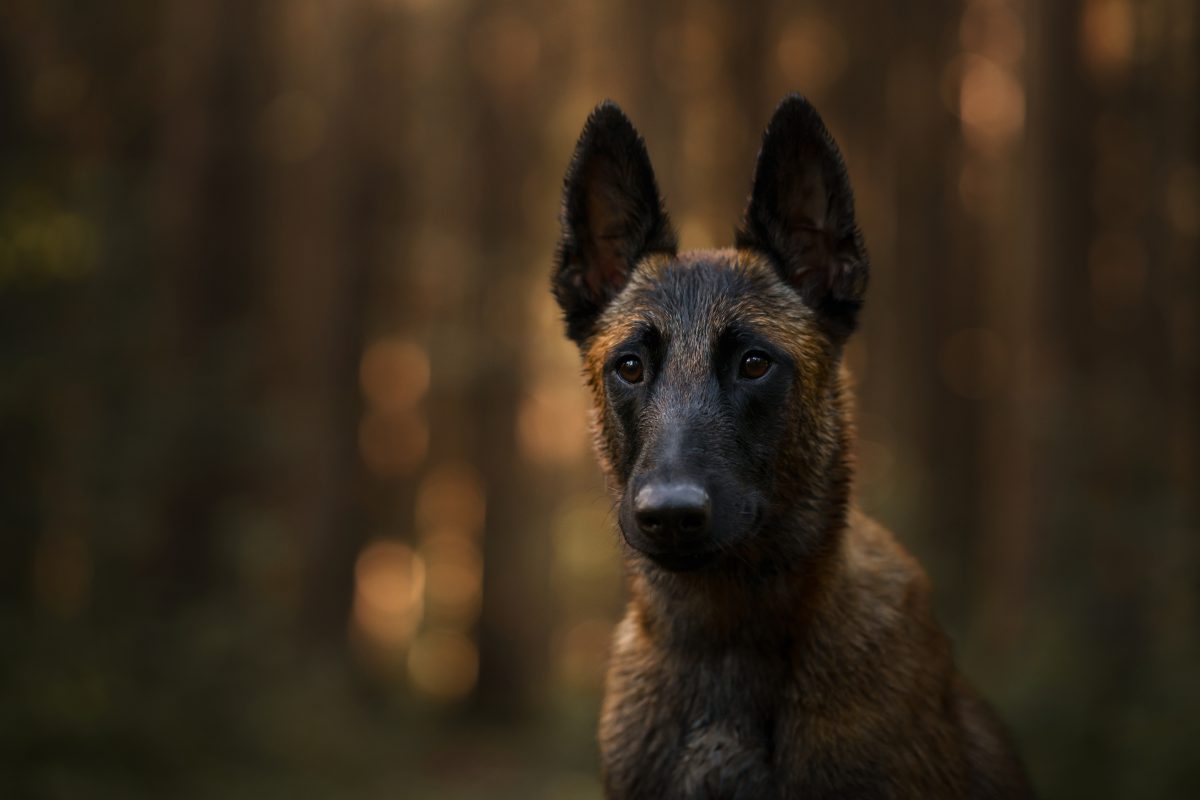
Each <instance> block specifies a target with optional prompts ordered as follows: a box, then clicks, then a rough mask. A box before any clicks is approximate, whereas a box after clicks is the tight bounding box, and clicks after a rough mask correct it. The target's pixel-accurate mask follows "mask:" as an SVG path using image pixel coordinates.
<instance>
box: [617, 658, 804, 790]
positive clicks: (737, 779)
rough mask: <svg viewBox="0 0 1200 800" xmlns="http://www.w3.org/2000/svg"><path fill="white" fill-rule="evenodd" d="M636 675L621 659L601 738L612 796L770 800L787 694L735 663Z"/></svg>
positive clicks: (760, 670)
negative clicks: (778, 727) (778, 713)
mask: <svg viewBox="0 0 1200 800" xmlns="http://www.w3.org/2000/svg"><path fill="white" fill-rule="evenodd" d="M661 666H662V667H663V668H662V669H649V670H641V671H633V670H627V669H623V668H622V664H621V656H620V654H619V653H618V654H615V659H614V669H613V672H612V674H611V675H610V681H609V696H608V697H607V698H606V712H605V715H604V720H603V721H602V724H601V731H600V735H601V736H600V738H601V743H602V748H603V751H604V752H603V758H604V762H605V772H606V780H607V783H608V785H609V790H610V796H615V797H631V798H634V797H655V798H671V797H689V798H692V797H712V798H742V797H746V798H751V797H753V798H770V797H772V796H773V795H774V789H773V787H774V786H775V784H776V781H775V780H774V778H775V775H774V768H773V766H772V762H773V744H774V743H773V739H774V728H775V725H776V711H777V708H778V703H779V701H780V700H782V698H781V697H778V694H779V693H780V691H779V687H778V685H777V682H776V680H774V678H775V676H774V675H768V674H764V673H767V672H771V670H767V669H766V668H764V666H763V665H762V664H759V663H752V662H748V661H746V660H742V659H738V658H736V657H735V656H733V655H730V656H726V657H722V658H714V659H706V660H699V661H693V662H692V663H689V664H687V665H686V667H683V668H680V669H672V668H671V667H670V666H669V665H661Z"/></svg>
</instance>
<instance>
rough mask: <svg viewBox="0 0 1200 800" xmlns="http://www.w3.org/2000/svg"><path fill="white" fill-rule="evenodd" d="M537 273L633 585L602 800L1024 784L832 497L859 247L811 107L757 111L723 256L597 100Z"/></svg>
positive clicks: (917, 590)
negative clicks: (684, 247)
mask: <svg viewBox="0 0 1200 800" xmlns="http://www.w3.org/2000/svg"><path fill="white" fill-rule="evenodd" d="M564 183H565V187H564V201H563V210H562V219H561V222H562V235H561V240H560V241H559V245H558V251H557V258H556V265H555V268H554V272H553V275H552V279H551V282H552V288H553V292H554V296H555V298H556V299H557V301H558V304H559V306H560V308H561V309H562V313H563V318H564V321H565V325H566V332H567V336H568V337H569V338H570V339H571V340H572V341H574V342H575V344H576V345H578V347H579V351H580V353H581V355H582V359H583V371H584V376H585V379H586V382H587V384H588V387H589V389H590V392H591V397H592V401H593V405H594V408H593V417H592V428H593V439H594V445H595V450H596V453H597V455H598V458H599V460H600V462H601V465H602V466H603V468H604V471H605V473H606V474H607V476H608V479H609V485H610V486H611V487H613V491H614V495H615V499H616V510H617V518H618V522H619V527H620V531H621V538H622V548H623V551H624V559H625V564H626V571H627V574H628V582H629V591H630V601H629V605H628V608H627V611H626V614H625V616H624V619H623V620H622V621H621V623H620V624H619V625H618V626H617V629H616V632H615V635H614V641H613V649H612V655H611V661H610V664H609V669H608V674H607V680H606V690H605V699H604V704H603V709H602V713H601V722H600V730H599V741H600V750H601V762H602V769H603V781H604V787H605V792H606V795H607V796H608V797H610V798H654V799H655V800H666V799H667V798H800V797H803V798H825V797H838V798H909V797H912V798H943V797H944V798H968V797H969V798H1023V797H1030V796H1031V789H1030V786H1029V783H1028V781H1027V778H1026V776H1025V773H1024V770H1023V768H1022V766H1021V763H1020V761H1019V760H1018V758H1017V756H1016V755H1015V753H1014V750H1013V747H1012V745H1011V743H1010V740H1009V737H1008V735H1007V734H1006V732H1005V731H1004V728H1003V726H1002V725H1001V723H1000V722H999V721H998V720H997V718H996V716H995V715H994V713H993V712H992V711H991V710H990V709H989V707H988V706H987V705H986V704H985V703H984V701H983V700H981V699H980V697H979V696H978V695H977V694H976V693H975V692H974V691H973V690H972V689H971V688H970V687H969V686H968V685H967V683H966V682H965V681H964V680H963V678H962V677H961V676H960V674H959V673H958V671H957V670H956V668H955V666H954V662H953V659H952V655H951V648H950V644H949V642H948V640H947V637H946V636H945V634H944V633H943V632H942V630H941V629H940V628H939V626H938V624H937V622H936V621H935V619H934V615H933V610H932V604H931V588H930V584H929V580H928V578H927V577H926V576H925V574H924V572H923V571H922V569H921V567H920V565H918V564H917V563H916V561H915V560H914V559H913V558H912V557H911V556H910V555H909V554H908V553H906V552H905V551H904V549H903V548H902V547H901V546H900V545H899V544H898V543H897V542H896V540H895V539H894V538H893V536H892V535H891V534H890V533H889V532H888V531H887V530H885V529H884V528H882V527H880V526H879V525H877V524H876V523H875V522H873V521H871V520H870V519H868V518H867V517H865V516H864V515H862V514H861V513H859V512H858V511H857V510H855V509H853V508H852V507H851V505H850V498H851V485H852V459H851V449H852V443H853V435H854V434H853V422H852V419H851V408H850V399H849V397H848V389H847V385H848V381H849V376H848V374H847V371H846V368H845V365H844V363H843V358H842V356H843V351H844V345H845V342H846V340H847V338H848V337H849V336H850V335H851V333H852V332H853V331H854V328H855V325H856V322H857V318H858V315H859V311H860V309H861V307H862V303H863V296H864V293H865V291H866V287H867V277H868V271H869V263H868V258H867V251H866V248H865V246H864V243H863V237H862V234H861V233H860V231H859V228H858V225H857V223H856V221H855V214H854V198H853V195H852V193H851V189H850V185H849V178H848V175H847V172H846V168H845V165H844V163H843V160H842V156H841V154H840V152H839V150H838V148H837V145H836V144H835V143H834V141H833V139H832V137H831V136H830V135H829V133H828V131H827V130H826V127H825V125H824V123H823V122H822V120H821V118H820V116H819V115H818V114H817V112H816V110H815V109H814V108H813V106H812V105H811V104H810V103H809V102H808V101H806V100H805V99H803V98H802V97H799V96H795V95H793V96H790V97H787V98H786V99H785V100H784V101H783V102H782V104H781V105H780V106H779V107H778V109H777V110H776V111H775V114H774V116H773V117H772V119H771V121H770V124H769V125H768V127H767V129H766V132H765V134H764V135H763V141H762V148H761V150H760V152H759V156H758V162H757V166H756V169H755V174H754V180H753V187H752V190H751V194H750V199H749V205H748V207H747V209H746V212H745V217H744V220H743V222H742V225H741V227H740V229H739V230H738V232H737V236H736V240H735V246H734V247H732V248H728V249H719V250H703V251H693V252H683V253H680V252H679V251H678V246H677V240H676V235H675V233H674V231H673V229H672V227H671V223H670V220H669V218H668V215H667V212H666V210H665V208H664V205H663V200H662V197H661V195H660V194H659V191H658V187H657V184H656V182H655V178H654V172H653V169H652V168H651V164H650V158H649V155H648V154H647V151H646V146H645V143H644V142H643V140H642V138H641V137H640V135H639V134H638V132H637V131H636V129H635V128H634V127H633V124H632V123H631V122H630V121H629V119H628V118H627V117H626V116H625V114H624V113H622V111H621V110H620V108H618V107H617V106H616V105H615V104H613V103H611V102H605V103H602V104H601V105H599V106H598V107H597V108H596V109H595V111H594V112H593V113H592V114H591V116H590V117H589V118H588V120H587V123H586V125H585V126H584V129H583V133H582V135H581V136H580V138H579V142H578V144H577V145H576V148H575V152H574V156H573V157H572V159H571V163H570V166H569V168H568V170H567V174H566V179H565V182H564Z"/></svg>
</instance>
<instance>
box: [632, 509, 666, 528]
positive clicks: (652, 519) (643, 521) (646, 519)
mask: <svg viewBox="0 0 1200 800" xmlns="http://www.w3.org/2000/svg"><path fill="white" fill-rule="evenodd" d="M637 520H638V527H639V528H641V529H642V530H644V531H647V532H654V531H657V530H659V529H660V528H662V518H661V517H660V516H659V515H658V514H650V513H644V512H643V513H640V514H638V515H637Z"/></svg>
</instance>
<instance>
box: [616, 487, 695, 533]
mask: <svg viewBox="0 0 1200 800" xmlns="http://www.w3.org/2000/svg"><path fill="white" fill-rule="evenodd" d="M634 515H635V517H636V519H637V525H638V527H639V528H640V529H641V530H642V531H643V532H644V533H648V534H659V533H664V532H665V533H669V534H670V533H674V534H688V535H695V534H699V533H702V532H703V531H704V530H705V529H706V528H707V527H708V517H709V499H708V492H706V491H704V489H703V488H702V487H700V486H698V485H696V484H692V483H673V484H659V483H652V484H648V485H646V486H643V487H642V488H641V489H640V490H639V491H638V493H637V496H636V497H635V498H634Z"/></svg>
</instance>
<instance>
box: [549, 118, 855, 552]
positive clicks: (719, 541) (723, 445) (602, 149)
mask: <svg viewBox="0 0 1200 800" xmlns="http://www.w3.org/2000/svg"><path fill="white" fill-rule="evenodd" d="M867 271H868V265H867V256H866V251H865V249H864V247H863V243H862V237H861V235H860V234H859V231H858V228H857V225H856V223H855V219H854V201H853V197H852V195H851V191H850V186H849V183H848V179H847V175H846V170H845V167H844V165H843V163H842V158H841V155H840V154H839V152H838V150H837V146H836V145H835V144H834V142H833V140H832V138H830V136H829V134H828V132H827V131H826V129H825V126H824V124H823V123H822V121H821V119H820V117H819V116H818V115H817V113H816V111H815V110H814V109H813V107H812V106H811V105H810V104H809V103H808V102H807V101H805V100H803V99H802V98H800V97H795V96H793V97H789V98H787V99H786V100H785V101H784V102H783V103H782V104H781V105H780V107H779V109H778V110H777V111H776V112H775V115H774V117H773V118H772V120H771V123H770V124H769V126H768V127H767V131H766V133H765V135H764V137H763V145H762V150H761V152H760V154H759V157H758V166H757V169H756V171H755V177H754V184H753V189H752V191H751V196H750V203H749V206H748V208H747V210H746V215H745V220H744V222H743V225H742V228H741V230H739V231H738V234H737V247H736V248H731V249H727V250H712V251H696V252H686V253H679V252H677V243H676V237H675V233H674V231H673V230H672V228H671V224H670V221H669V219H668V217H667V213H666V210H665V209H664V207H663V202H662V198H661V197H660V195H659V192H658V188H657V185H656V183H655V179H654V173H653V170H652V168H651V166H650V159H649V156H648V155H647V152H646V147H645V144H644V143H643V141H642V139H641V137H640V136H639V135H638V133H637V131H636V130H635V129H634V127H633V125H632V124H631V123H630V121H629V119H628V118H627V117H626V116H625V115H624V114H623V113H622V112H621V110H620V109H619V108H617V106H615V105H613V104H612V103H605V104H602V105H601V106H599V107H598V108H597V109H596V110H595V111H594V112H593V113H592V115H591V117H590V118H589V119H588V121H587V124H586V126H585V127H584V130H583V134H582V136H581V137H580V139H579V144H578V145H577V146H576V149H575V155H574V158H573V159H572V161H571V165H570V168H569V170H568V172H567V177H566V189H565V197H564V206H563V218H562V239H561V241H560V243H559V251H558V263H557V267H556V271H555V274H554V276H553V286H554V294H555V297H556V298H557V299H558V302H559V304H560V306H561V307H562V310H563V314H564V317H565V320H566V325H567V334H568V336H569V337H570V338H571V339H572V340H574V341H575V342H576V344H578V345H579V348H580V351H581V353H582V355H583V357H584V364H585V373H586V376H587V379H588V381H589V384H590V386H591V388H592V391H593V396H594V401H595V409H594V412H595V418H594V424H595V428H594V433H595V440H596V449H597V452H598V454H599V456H600V459H601V461H602V463H603V465H604V467H605V469H606V471H607V472H608V475H609V479H610V481H611V482H612V484H613V486H614V487H615V488H616V490H617V492H618V493H619V507H618V518H619V521H620V526H621V531H622V533H623V535H624V538H625V541H626V542H627V543H628V545H629V546H630V547H631V548H632V549H633V551H634V552H635V555H636V554H640V557H641V558H642V560H643V561H645V560H647V559H648V563H653V564H656V565H658V566H659V567H662V568H665V569H668V570H671V571H685V570H693V569H700V568H704V567H707V566H709V565H713V564H716V563H718V562H720V561H721V560H722V558H736V559H739V560H742V561H763V560H768V561H773V560H775V559H777V558H780V557H787V556H789V555H794V554H795V552H796V551H797V549H801V550H802V549H803V548H805V547H811V546H812V545H813V542H812V541H808V540H806V539H805V537H804V536H803V535H802V534H795V533H794V534H793V535H792V536H791V537H790V538H786V540H785V537H781V536H779V535H775V536H773V535H772V532H773V531H779V530H784V529H786V530H789V531H793V532H795V531H802V530H803V529H804V528H805V527H806V526H808V527H813V526H817V527H819V526H820V524H821V521H822V519H823V517H827V516H828V514H830V513H841V511H842V508H841V504H842V503H844V497H845V489H846V483H847V482H848V480H849V477H848V473H847V468H846V467H845V463H844V462H845V455H844V450H845V435H846V426H847V424H848V423H847V422H846V419H845V416H846V415H845V412H844V409H843V403H842V390H841V386H842V383H841V379H840V376H839V368H840V361H841V350H842V344H843V343H844V341H845V339H846V337H847V336H848V335H849V334H850V332H851V331H852V330H853V328H854V325H855V318H856V316H857V313H858V310H859V308H860V306H861V305H862V298H863V292H864V290H865V288H866V283H867ZM829 503H832V504H833V506H835V508H833V509H832V510H831V509H830V508H827V507H826V506H827V505H828V504H829ZM815 534H816V532H815V531H814V535H815Z"/></svg>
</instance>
